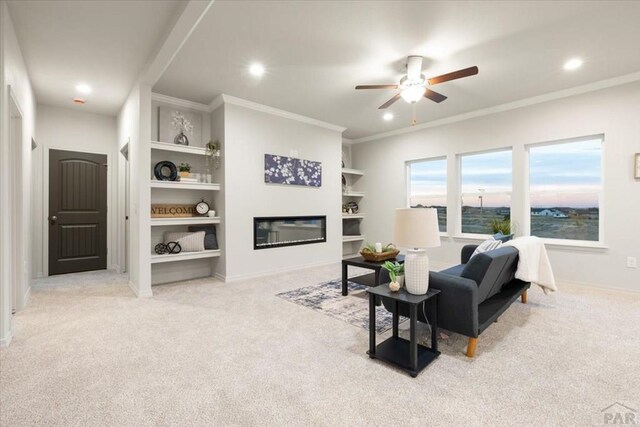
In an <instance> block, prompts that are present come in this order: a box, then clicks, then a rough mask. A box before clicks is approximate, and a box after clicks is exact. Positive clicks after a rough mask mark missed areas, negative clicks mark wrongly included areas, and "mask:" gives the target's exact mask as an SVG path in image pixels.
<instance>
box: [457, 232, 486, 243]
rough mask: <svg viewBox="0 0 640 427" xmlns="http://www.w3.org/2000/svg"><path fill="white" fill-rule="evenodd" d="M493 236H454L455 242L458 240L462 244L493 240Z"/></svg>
mask: <svg viewBox="0 0 640 427" xmlns="http://www.w3.org/2000/svg"><path fill="white" fill-rule="evenodd" d="M491 237H492V235H490V234H471V233H469V234H466V233H462V234H456V235H455V236H452V238H453V240H458V241H461V242H484V241H485V240H488V239H491Z"/></svg>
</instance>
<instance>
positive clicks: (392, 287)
mask: <svg viewBox="0 0 640 427" xmlns="http://www.w3.org/2000/svg"><path fill="white" fill-rule="evenodd" d="M401 287H402V286H400V283H398V282H397V281H396V282H391V283H389V290H390V291H391V292H398V291H399V290H400V288H401Z"/></svg>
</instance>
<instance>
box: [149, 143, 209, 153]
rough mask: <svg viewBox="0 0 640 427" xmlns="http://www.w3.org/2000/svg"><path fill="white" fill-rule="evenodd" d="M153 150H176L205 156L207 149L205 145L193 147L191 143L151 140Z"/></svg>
mask: <svg viewBox="0 0 640 427" xmlns="http://www.w3.org/2000/svg"><path fill="white" fill-rule="evenodd" d="M151 149H152V150H163V151H174V152H176V153H185V154H195V155H198V156H204V155H206V154H207V149H206V148H203V147H191V146H189V145H178V144H169V143H168V142H158V141H151Z"/></svg>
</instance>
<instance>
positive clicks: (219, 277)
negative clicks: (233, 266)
mask: <svg viewBox="0 0 640 427" xmlns="http://www.w3.org/2000/svg"><path fill="white" fill-rule="evenodd" d="M213 277H215V278H216V279H218V280H220V281H221V282H226V281H227V280H226V276H225V275H224V274H220V273H215V274H214V275H213Z"/></svg>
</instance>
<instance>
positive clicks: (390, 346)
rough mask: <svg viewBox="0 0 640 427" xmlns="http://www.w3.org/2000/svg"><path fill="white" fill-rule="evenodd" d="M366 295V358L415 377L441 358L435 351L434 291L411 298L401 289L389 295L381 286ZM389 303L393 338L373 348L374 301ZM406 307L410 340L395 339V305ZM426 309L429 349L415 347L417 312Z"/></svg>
mask: <svg viewBox="0 0 640 427" xmlns="http://www.w3.org/2000/svg"><path fill="white" fill-rule="evenodd" d="M367 292H368V293H369V351H368V352H367V353H368V354H369V357H370V358H372V359H379V360H382V361H384V362H386V363H389V364H391V365H394V366H396V367H398V368H400V369H402V370H403V371H405V372H407V373H408V374H409V375H411V376H412V377H414V378H415V377H416V376H417V375H418V374H419V373H420V371H422V370H423V369H424V368H426V367H427V365H429V364H430V363H431V362H433V361H434V360H436V359H437V358H438V356H440V352H439V351H438V318H437V314H438V294H439V293H440V291H439V290H437V289H429V290H428V291H427V293H426V294H425V295H413V294H410V293H408V292H407V291H406V290H405V289H404V288H403V289H401V290H399V291H398V292H391V291H390V290H389V285H387V284H384V285H381V286H377V287H375V288H370V289H367ZM378 298H382V299H385V300H390V301H391V305H392V312H393V335H392V336H391V337H390V338H388V339H386V340H385V341H383V342H381V343H380V344H378V345H377V346H376V300H377V299H378ZM399 303H405V304H408V305H409V328H410V329H409V336H410V340H409V341H407V340H406V339H404V338H400V337H399V336H398V323H399V314H398V304H399ZM423 307H424V308H425V309H426V310H425V314H426V316H427V319H428V320H429V324H430V326H431V348H429V347H425V346H422V345H420V344H418V340H417V337H416V327H417V323H418V310H419V309H422V308H423Z"/></svg>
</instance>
